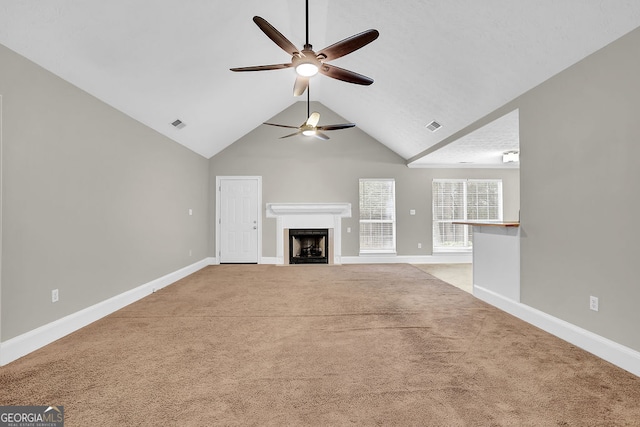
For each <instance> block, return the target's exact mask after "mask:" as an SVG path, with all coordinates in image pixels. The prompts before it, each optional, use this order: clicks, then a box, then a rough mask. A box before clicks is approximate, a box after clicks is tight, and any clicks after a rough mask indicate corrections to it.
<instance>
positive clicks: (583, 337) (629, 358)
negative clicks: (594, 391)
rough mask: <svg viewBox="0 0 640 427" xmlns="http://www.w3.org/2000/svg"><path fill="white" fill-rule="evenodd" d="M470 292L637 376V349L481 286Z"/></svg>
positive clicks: (639, 359)
mask: <svg viewBox="0 0 640 427" xmlns="http://www.w3.org/2000/svg"><path fill="white" fill-rule="evenodd" d="M473 295H474V296H475V297H477V298H478V299H481V300H482V301H484V302H486V303H489V304H491V305H493V306H495V307H497V308H499V309H500V310H503V311H506V312H507V313H509V314H511V315H513V316H516V317H517V318H519V319H522V320H524V321H525V322H527V323H530V324H532V325H534V326H537V327H538V328H540V329H542V330H544V331H546V332H549V333H550V334H552V335H555V336H557V337H558V338H561V339H563V340H565V341H567V342H570V343H571V344H573V345H576V346H578V347H580V348H581V349H583V350H586V351H588V352H589V353H592V354H594V355H596V356H598V357H600V358H601V359H604V360H606V361H607V362H610V363H612V364H614V365H616V366H618V367H620V368H622V369H624V370H626V371H629V372H631V373H632V374H634V375H636V376H639V377H640V352H638V351H636V350H633V349H631V348H629V347H625V346H623V345H622V344H618V343H617V342H615V341H611V340H610V339H608V338H604V337H602V336H600V335H597V334H594V333H593V332H590V331H588V330H586V329H582V328H580V327H579V326H576V325H574V324H572V323H569V322H566V321H564V320H562V319H558V318H557V317H554V316H551V315H549V314H547V313H545V312H543V311H540V310H537V309H535V308H533V307H530V306H528V305H525V304H522V303H520V302H517V301H514V300H511V299H508V298H505V297H503V296H502V295H499V294H497V293H495V292H493V291H490V290H488V289H486V288H483V287H482V286H476V285H475V284H474V285H473Z"/></svg>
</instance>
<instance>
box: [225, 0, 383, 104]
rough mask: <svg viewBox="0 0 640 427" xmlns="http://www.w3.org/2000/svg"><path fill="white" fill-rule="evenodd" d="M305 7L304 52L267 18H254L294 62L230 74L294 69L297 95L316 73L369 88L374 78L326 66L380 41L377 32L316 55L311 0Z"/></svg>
mask: <svg viewBox="0 0 640 427" xmlns="http://www.w3.org/2000/svg"><path fill="white" fill-rule="evenodd" d="M305 4H306V7H305V10H306V43H305V45H304V48H303V49H302V50H300V49H298V48H297V47H296V46H295V45H294V44H293V43H291V42H290V41H289V40H288V39H287V38H286V37H285V36H283V35H282V33H280V32H279V31H278V30H276V29H275V27H273V26H272V25H271V24H269V23H268V22H267V21H266V20H265V19H264V18H261V17H259V16H254V17H253V22H255V23H256V25H257V26H258V27H259V28H260V29H261V30H262V32H264V33H265V34H266V35H267V37H269V38H270V39H271V40H272V41H273V42H274V43H275V44H277V45H278V46H280V48H281V49H282V50H284V51H285V52H287V53H288V54H290V55H291V62H290V63H285V64H273V65H257V66H252V67H238V68H231V71H265V70H279V69H283V68H294V69H295V70H296V73H297V74H298V75H297V77H296V82H295V85H294V87H293V94H294V95H295V96H299V95H302V94H303V93H304V91H305V90H306V89H307V87H308V86H309V78H310V77H313V76H314V75H316V74H317V73H320V74H324V75H325V76H327V77H331V78H334V79H337V80H342V81H345V82H348V83H355V84H359V85H366V86H368V85H370V84H371V83H373V79H371V78H369V77H367V76H363V75H362V74H358V73H355V72H353V71H349V70H345V69H344V68H340V67H336V66H335V65H330V64H327V62H328V61H331V60H334V59H337V58H341V57H343V56H345V55H347V54H349V53H351V52H353V51H356V50H358V49H360V48H361V47H364V46H366V45H368V44H369V43H371V42H372V41H374V40H375V39H377V38H378V36H379V35H380V33H379V32H378V30H367V31H364V32H362V33H359V34H356V35H353V36H351V37H348V38H346V39H344V40H341V41H339V42H337V43H334V44H332V45H331V46H328V47H326V48H324V49H321V50H319V51H318V52H317V53H316V52H315V51H314V50H313V46H312V45H311V44H309V0H306V2H305Z"/></svg>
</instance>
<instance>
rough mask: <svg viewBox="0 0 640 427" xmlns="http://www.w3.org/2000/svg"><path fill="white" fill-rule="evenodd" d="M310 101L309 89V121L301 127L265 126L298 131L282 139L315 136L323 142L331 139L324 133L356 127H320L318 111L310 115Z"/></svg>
mask: <svg viewBox="0 0 640 427" xmlns="http://www.w3.org/2000/svg"><path fill="white" fill-rule="evenodd" d="M309 99H310V97H309V90H308V89H307V120H306V121H305V122H304V123H302V124H301V125H300V126H290V125H279V124H277V123H266V122H265V123H263V124H265V125H269V126H278V127H281V128H288V129H297V131H296V132H294V133H292V134H289V135H285V136H281V137H280V139H283V138H289V137H291V136H296V135H304V136H315V137H316V138H318V139H321V140H323V141H328V140H329V139H330V138H329V136H328V135H326V134H325V133H323V131H329V130H340V129H348V128H352V127H354V126H355V125H356V124H355V123H342V124H339V125H323V126H318V123H319V122H320V113H318V112H317V111H314V112H313V113H309V111H310V104H311V101H310V100H309Z"/></svg>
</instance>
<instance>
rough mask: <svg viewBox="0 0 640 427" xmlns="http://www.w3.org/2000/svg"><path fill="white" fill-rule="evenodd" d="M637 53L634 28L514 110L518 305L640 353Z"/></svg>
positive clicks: (638, 33)
mask: <svg viewBox="0 0 640 427" xmlns="http://www.w3.org/2000/svg"><path fill="white" fill-rule="evenodd" d="M639 47H640V29H638V30H635V31H633V32H632V33H630V34H628V35H627V36H625V37H623V38H622V39H620V40H618V41H616V42H614V43H612V44H611V45H610V46H608V47H606V48H604V49H602V50H601V51H599V52H597V53H595V54H593V55H591V56H589V57H587V58H586V59H585V60H583V61H581V62H579V63H578V64H576V65H574V66H572V67H571V68H569V69H567V70H565V71H564V72H562V73H560V74H559V75H557V76H555V77H553V78H551V79H550V80H548V81H546V82H545V83H544V84H542V85H540V86H539V87H537V88H535V89H533V90H532V91H530V92H529V93H527V94H525V95H524V96H522V97H521V99H520V100H519V101H518V103H519V107H520V132H521V137H520V141H521V152H522V165H521V182H522V193H521V201H522V234H523V239H522V248H521V255H522V262H521V267H522V279H521V282H522V290H521V296H522V301H523V302H524V303H526V304H528V305H530V306H532V307H535V308H538V309H540V310H542V311H544V312H546V313H549V314H552V315H553V316H556V317H558V318H561V319H563V320H566V321H568V322H570V323H573V324H575V325H578V326H580V327H583V328H585V329H588V330H590V331H592V332H595V333H596V334H599V335H602V336H605V337H607V338H609V339H612V340H613V341H616V342H618V343H621V344H624V345H626V346H629V347H631V348H633V349H635V350H639V351H640V334H639V333H638V329H637V325H640V310H639V309H638V302H640V284H639V281H638V271H637V269H636V262H638V261H637V257H638V242H640V229H639V228H638V227H637V226H636V221H637V219H638V212H640V197H639V194H640V193H639V192H638V183H640V167H638V159H640V121H639V120H638V114H639V112H640V79H639V78H638V76H640V55H638V51H639V50H638V48H639ZM590 295H594V296H597V297H598V298H599V302H600V311H599V312H597V313H596V312H593V311H590V310H589V296H590Z"/></svg>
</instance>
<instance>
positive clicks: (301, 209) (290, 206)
mask: <svg viewBox="0 0 640 427" xmlns="http://www.w3.org/2000/svg"><path fill="white" fill-rule="evenodd" d="M266 214H267V218H277V217H278V216H282V215H318V214H320V215H337V216H339V217H342V218H351V203H267V212H266Z"/></svg>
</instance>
